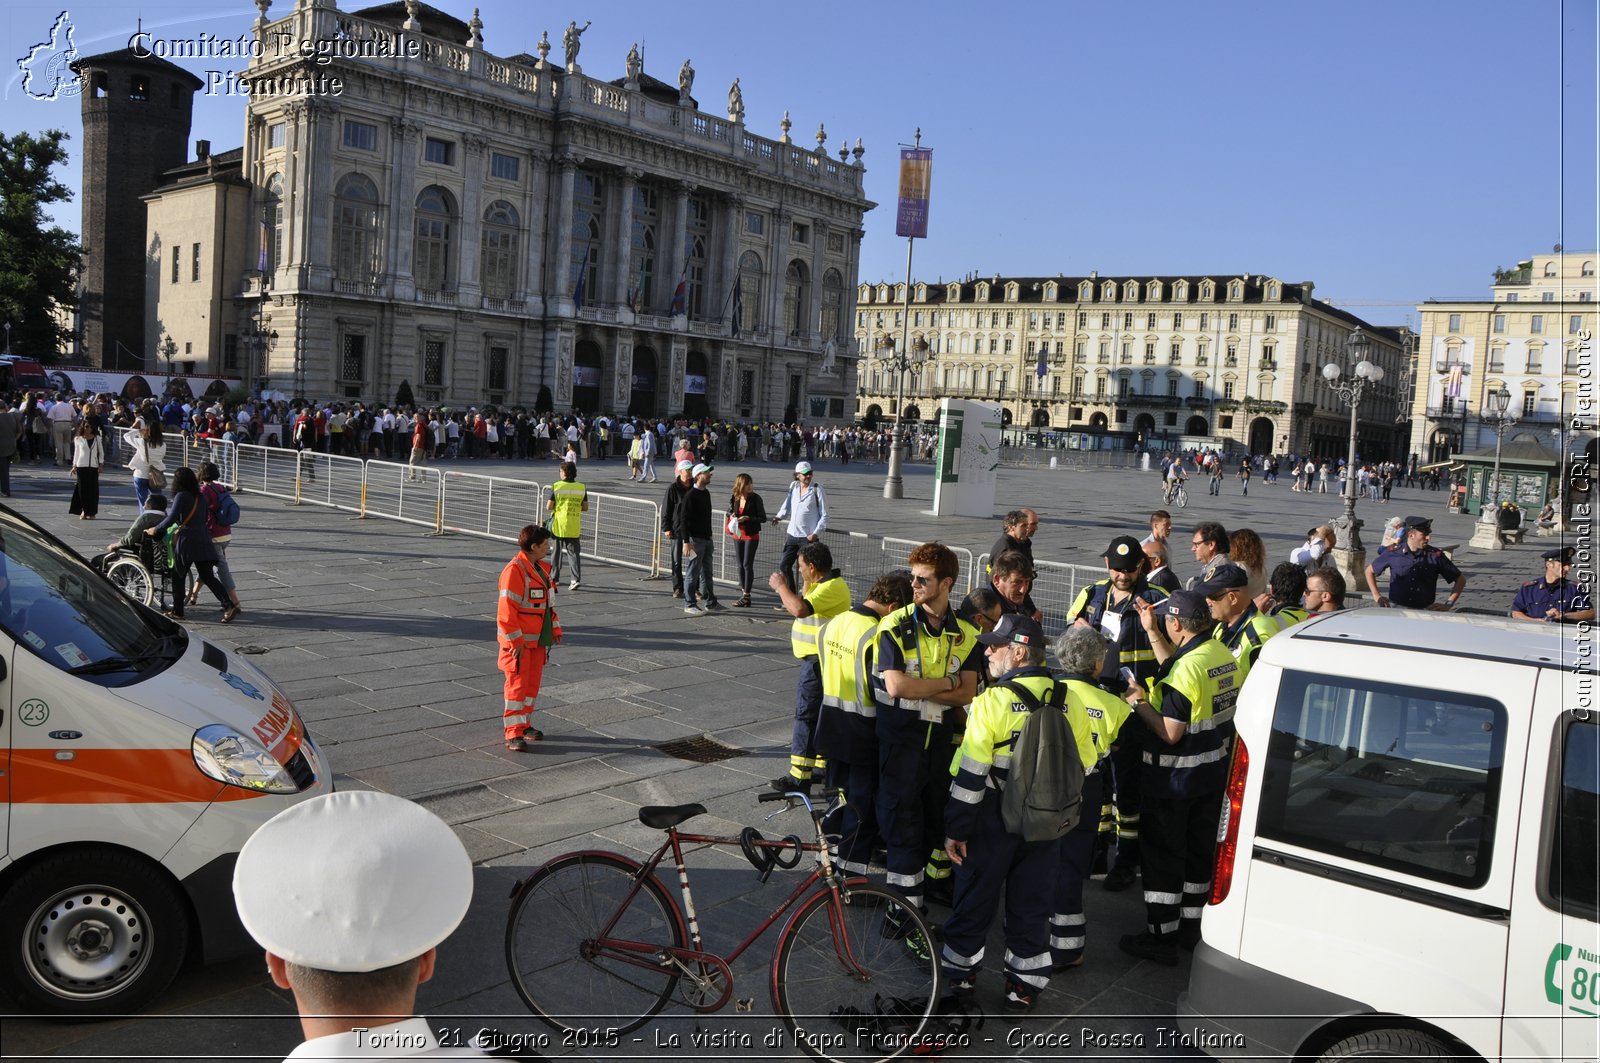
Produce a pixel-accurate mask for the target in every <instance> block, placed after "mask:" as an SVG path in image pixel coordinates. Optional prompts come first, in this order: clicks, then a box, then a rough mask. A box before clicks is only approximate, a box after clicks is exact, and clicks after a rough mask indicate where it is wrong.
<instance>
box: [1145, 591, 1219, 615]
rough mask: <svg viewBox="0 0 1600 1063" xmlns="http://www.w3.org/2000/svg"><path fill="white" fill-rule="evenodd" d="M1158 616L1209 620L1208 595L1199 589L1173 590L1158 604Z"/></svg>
mask: <svg viewBox="0 0 1600 1063" xmlns="http://www.w3.org/2000/svg"><path fill="white" fill-rule="evenodd" d="M1156 615H1157V616H1172V617H1177V618H1178V619H1179V620H1209V619H1211V610H1210V609H1208V608H1206V596H1205V595H1204V594H1202V593H1200V592H1199V591H1198V590H1193V591H1173V592H1172V594H1171V595H1169V596H1168V597H1167V599H1166V600H1165V601H1162V602H1160V603H1158V604H1157V605H1156Z"/></svg>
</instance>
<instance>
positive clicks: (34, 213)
mask: <svg viewBox="0 0 1600 1063" xmlns="http://www.w3.org/2000/svg"><path fill="white" fill-rule="evenodd" d="M66 139H67V134H65V133H63V132H61V131H60V130H57V129H52V130H49V131H47V132H46V133H44V135H42V136H38V137H35V136H34V135H32V134H31V133H18V134H17V135H16V136H6V135H5V134H4V133H0V322H4V321H9V322H11V350H12V353H14V354H25V355H29V356H31V357H36V358H45V359H53V358H55V357H56V355H57V353H58V352H60V351H63V350H65V349H66V347H67V345H68V343H69V341H70V339H71V335H72V333H71V328H70V326H69V325H67V324H64V323H63V320H62V316H61V315H60V314H59V311H61V310H66V309H70V308H72V307H75V306H77V303H78V294H77V283H78V271H79V268H80V266H81V260H80V256H81V254H82V248H81V247H79V245H78V240H77V237H76V236H74V235H73V234H72V233H70V232H68V231H67V230H65V229H63V228H61V227H60V226H57V225H51V224H49V219H48V218H47V217H46V215H45V208H46V207H47V206H48V205H50V204H52V203H67V202H70V201H71V200H72V191H71V190H70V189H69V188H67V186H66V185H64V184H62V183H61V182H60V181H57V180H56V179H55V178H54V177H53V176H52V175H51V171H52V170H54V169H55V167H57V166H59V165H61V164H63V163H65V162H66V161H67V152H66V149H65V148H63V147H62V143H63V142H64V141H65V140H66Z"/></svg>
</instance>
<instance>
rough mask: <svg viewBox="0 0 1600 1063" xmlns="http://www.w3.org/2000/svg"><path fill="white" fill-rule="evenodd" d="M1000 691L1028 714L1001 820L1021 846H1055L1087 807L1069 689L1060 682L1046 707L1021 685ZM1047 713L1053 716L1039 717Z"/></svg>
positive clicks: (1013, 754) (1002, 799)
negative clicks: (1010, 695)
mask: <svg viewBox="0 0 1600 1063" xmlns="http://www.w3.org/2000/svg"><path fill="white" fill-rule="evenodd" d="M1000 685H1001V686H1003V687H1005V688H1006V689H1007V690H1009V691H1011V692H1012V693H1013V694H1015V695H1016V696H1017V697H1018V698H1019V699H1020V700H1021V701H1022V703H1023V704H1024V705H1026V706H1027V708H1028V718H1027V719H1026V720H1024V721H1023V724H1022V731H1021V733H1020V734H1018V735H1017V740H1016V743H1015V744H1014V745H1013V746H1012V747H1011V772H1010V774H1009V775H1008V776H1007V777H1006V788H1005V791H1004V793H1002V794H1001V795H1000V818H1001V820H1002V821H1003V822H1004V823H1005V828H1006V831H1007V832H1008V833H1011V834H1020V835H1022V840H1023V841H1029V842H1048V841H1054V840H1055V839H1057V838H1060V837H1061V836H1062V835H1064V834H1066V833H1067V832H1068V831H1070V830H1071V829H1072V828H1073V827H1076V826H1077V825H1078V815H1079V813H1080V812H1081V811H1082V806H1083V758H1082V757H1081V756H1080V755H1079V753H1078V741H1077V739H1076V738H1075V737H1074V736H1073V734H1072V725H1071V724H1069V723H1068V722H1067V713H1066V708H1067V684H1065V683H1062V682H1057V683H1056V684H1055V685H1054V686H1053V687H1052V688H1051V689H1050V692H1049V694H1048V695H1047V697H1046V700H1043V701H1041V700H1040V699H1039V697H1038V695H1036V694H1034V693H1033V691H1031V690H1029V689H1028V688H1027V687H1025V686H1023V685H1022V684H1021V683H1015V682H1009V681H1008V682H1005V683H1001V684H1000ZM1045 708H1048V709H1050V710H1051V711H1048V712H1040V711H1039V710H1040V709H1045Z"/></svg>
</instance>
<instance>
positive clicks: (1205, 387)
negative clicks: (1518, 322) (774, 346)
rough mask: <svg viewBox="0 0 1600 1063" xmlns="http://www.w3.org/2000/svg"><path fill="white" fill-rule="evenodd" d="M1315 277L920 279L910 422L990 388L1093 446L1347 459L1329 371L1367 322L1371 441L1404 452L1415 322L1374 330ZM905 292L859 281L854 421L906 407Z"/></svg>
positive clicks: (1383, 450) (914, 306) (1026, 419)
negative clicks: (1325, 297) (1377, 370)
mask: <svg viewBox="0 0 1600 1063" xmlns="http://www.w3.org/2000/svg"><path fill="white" fill-rule="evenodd" d="M1312 288H1313V286H1312V284H1311V282H1309V281H1305V282H1300V283H1289V282H1285V281H1282V280H1280V279H1278V278H1275V277H1266V276H1259V275H1252V274H1227V275H1196V276H1162V277H1152V276H1139V277H1101V276H1100V275H1099V274H1098V273H1091V274H1090V275H1089V276H1087V277H1066V276H1056V277H1001V276H995V277H990V278H986V279H977V278H968V279H966V280H962V281H954V282H948V283H946V282H940V283H927V282H917V283H915V284H913V285H912V290H911V292H910V296H911V299H910V315H911V319H910V323H909V332H910V338H909V339H910V345H911V350H912V355H913V360H916V359H917V358H919V357H921V358H925V359H926V360H925V361H923V362H922V364H920V365H918V366H915V367H914V368H913V370H912V371H911V372H909V373H907V374H906V384H905V387H906V391H905V394H906V417H907V418H908V419H916V418H924V419H926V418H931V417H933V416H935V410H936V409H937V407H938V403H939V400H940V399H941V398H945V397H952V398H979V399H987V400H991V401H994V402H997V403H999V405H1000V406H1001V408H1002V409H1003V411H1004V414H1003V416H1004V417H1005V419H1006V422H1007V423H1008V424H1011V425H1014V426H1017V427H1030V428H1035V429H1040V430H1053V431H1056V432H1062V433H1069V434H1077V435H1082V436H1083V437H1084V438H1083V439H1082V440H1081V442H1082V444H1083V445H1088V446H1127V445H1130V444H1132V445H1138V446H1144V445H1155V446H1166V447H1179V446H1182V447H1191V446H1222V447H1228V446H1232V447H1235V448H1240V447H1243V448H1247V449H1249V450H1250V451H1251V452H1252V453H1258V454H1267V453H1299V454H1314V455H1319V456H1321V455H1329V456H1332V455H1342V454H1344V453H1345V451H1346V448H1347V445H1348V439H1349V408H1348V407H1347V406H1344V405H1343V404H1342V403H1341V401H1340V400H1339V398H1338V396H1337V395H1336V394H1335V393H1334V392H1333V391H1332V390H1331V389H1330V388H1328V387H1327V386H1326V385H1324V384H1323V383H1322V375H1321V372H1322V368H1323V366H1324V365H1325V364H1327V363H1328V362H1330V361H1336V362H1339V363H1340V364H1341V366H1342V365H1344V363H1345V362H1346V360H1347V355H1346V342H1347V341H1348V340H1349V338H1350V336H1351V335H1352V333H1353V332H1354V331H1355V330H1356V329H1357V328H1360V329H1362V330H1363V333H1364V334H1365V335H1366V336H1368V337H1369V338H1370V339H1371V340H1372V347H1371V352H1370V353H1369V355H1368V358H1369V360H1371V361H1373V362H1375V363H1376V364H1378V365H1380V366H1382V367H1383V369H1384V373H1385V377H1384V380H1383V381H1382V382H1381V383H1380V384H1379V385H1378V386H1377V387H1376V388H1373V389H1371V390H1369V392H1368V393H1367V396H1366V397H1365V398H1364V399H1363V401H1362V404H1361V409H1360V420H1359V432H1358V438H1359V441H1360V444H1359V449H1360V451H1361V453H1362V454H1363V456H1368V457H1373V458H1390V457H1394V458H1398V457H1403V456H1404V449H1403V448H1404V428H1403V427H1402V426H1399V425H1398V424H1397V422H1398V421H1399V420H1400V418H1399V417H1398V414H1399V413H1400V411H1401V409H1402V402H1401V395H1402V393H1403V389H1404V387H1405V383H1404V381H1403V379H1402V371H1403V370H1404V368H1405V367H1406V365H1407V364H1408V362H1409V344H1410V342H1411V337H1410V333H1409V332H1407V331H1406V330H1404V329H1395V328H1390V327H1382V326H1373V325H1369V324H1367V323H1366V322H1364V321H1362V320H1361V319H1360V318H1358V317H1356V316H1354V315H1353V314H1350V313H1347V312H1346V311H1343V310H1340V309H1338V308H1336V307H1334V306H1331V305H1329V304H1328V303H1326V302H1322V301H1320V300H1318V299H1316V298H1315V297H1314V296H1313V294H1312ZM906 294H907V293H906V289H905V285H904V284H885V283H880V284H877V285H871V284H863V285H861V286H860V287H859V289H858V290H857V293H856V302H857V307H856V319H855V339H856V344H857V347H858V350H859V351H860V352H861V355H862V359H863V360H862V362H861V366H860V369H859V379H858V384H857V389H856V390H857V399H856V413H857V416H858V417H862V418H875V417H883V416H888V417H892V416H893V415H894V414H895V412H896V406H895V389H896V383H897V382H896V374H895V373H894V371H893V370H892V368H891V367H890V365H889V364H888V363H887V362H886V361H885V359H884V358H883V357H882V356H883V355H885V354H893V353H894V350H895V349H896V348H898V347H899V345H900V344H901V343H902V336H901V334H902V330H903V329H904V328H905V319H904V313H905V310H904V306H905V302H906ZM891 344H892V346H890V345H891ZM1041 357H1042V359H1043V363H1044V368H1045V372H1044V375H1043V376H1040V375H1039V371H1038V370H1039V364H1040V361H1041ZM1089 437H1096V438H1089Z"/></svg>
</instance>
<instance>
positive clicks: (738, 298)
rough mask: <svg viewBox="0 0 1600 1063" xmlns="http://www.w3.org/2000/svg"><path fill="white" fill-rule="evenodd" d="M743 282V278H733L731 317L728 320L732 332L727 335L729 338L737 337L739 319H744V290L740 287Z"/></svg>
mask: <svg viewBox="0 0 1600 1063" xmlns="http://www.w3.org/2000/svg"><path fill="white" fill-rule="evenodd" d="M743 280H744V278H743V277H735V278H733V317H732V318H731V319H730V322H731V324H732V326H733V330H732V331H731V332H730V333H729V335H730V336H738V335H739V319H740V318H742V317H744V288H743V287H742V286H741V283H742V282H743Z"/></svg>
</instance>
